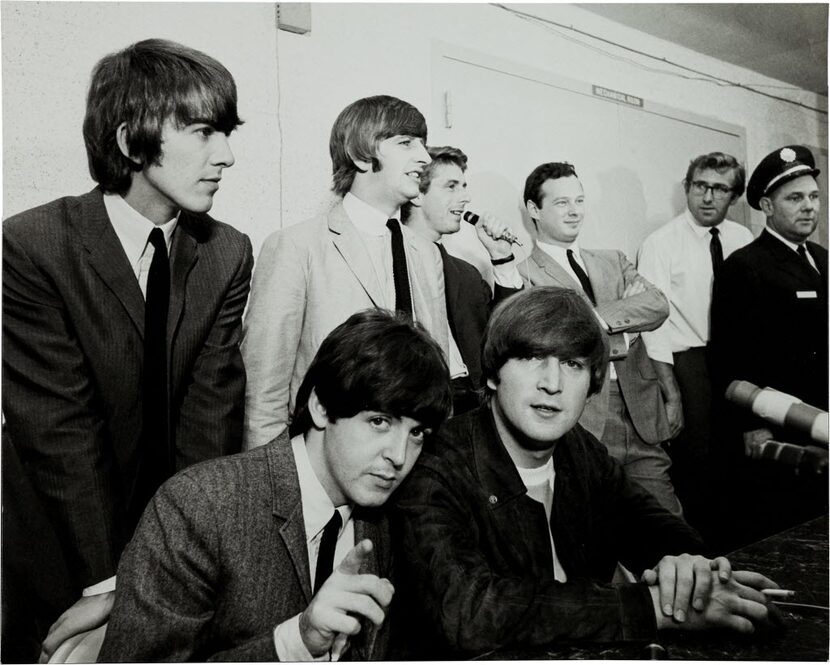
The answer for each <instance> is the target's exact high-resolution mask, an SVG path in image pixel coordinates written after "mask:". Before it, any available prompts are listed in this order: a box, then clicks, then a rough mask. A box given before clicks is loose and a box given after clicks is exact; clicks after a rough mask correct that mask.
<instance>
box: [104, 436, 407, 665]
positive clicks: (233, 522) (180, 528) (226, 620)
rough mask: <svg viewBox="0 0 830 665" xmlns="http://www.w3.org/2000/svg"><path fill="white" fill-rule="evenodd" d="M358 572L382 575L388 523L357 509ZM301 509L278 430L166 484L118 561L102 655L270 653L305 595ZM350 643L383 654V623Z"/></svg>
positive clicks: (110, 658)
mask: <svg viewBox="0 0 830 665" xmlns="http://www.w3.org/2000/svg"><path fill="white" fill-rule="evenodd" d="M352 518H353V519H354V523H355V542H360V540H362V539H363V538H368V539H369V540H371V541H372V544H373V545H374V548H373V550H372V552H371V555H370V556H369V557H368V559H367V560H366V561H365V562H364V564H363V567H362V568H361V570H360V573H361V574H365V573H371V574H373V575H378V576H380V577H386V578H389V577H391V576H392V559H391V557H392V554H391V546H390V541H389V529H388V522H387V519H386V517H385V513H384V512H383V511H382V510H379V509H364V508H360V507H356V508H355V510H354V512H353V513H352ZM310 579H311V578H310V573H309V566H308V551H307V548H306V533H305V526H304V524H303V506H302V500H301V496H300V484H299V480H298V478H297V467H296V463H295V461H294V453H293V449H292V447H291V445H290V443H289V439H288V435H287V434H284V435H283V436H281V437H280V438H279V439H277V440H276V441H273V442H272V443H270V444H269V445H267V446H263V447H260V448H257V449H256V450H252V451H249V452H247V453H242V454H239V455H233V456H230V457H224V458H222V459H218V460H214V461H212V462H210V463H205V464H198V465H196V466H192V467H190V468H188V469H187V470H185V471H183V472H182V473H179V474H178V475H176V476H174V477H173V478H172V479H171V480H169V481H168V482H167V483H165V484H164V485H163V486H162V487H161V489H160V490H159V491H158V493H157V494H156V496H155V497H154V498H153V500H152V501H151V502H150V504H149V506H148V507H147V511H146V512H145V513H144V517H143V518H142V520H141V523H140V524H139V527H138V529H137V530H136V534H135V536H134V538H133V540H132V542H131V543H130V544H129V545H128V546H127V549H126V550H125V552H124V556H123V557H122V559H121V564H120V566H119V568H118V588H117V590H116V594H115V606H114V607H113V610H112V614H111V616H110V620H109V624H108V626H107V634H106V638H105V639H104V644H103V646H102V647H101V652H100V654H99V656H98V658H99V660H100V661H101V662H157V661H186V660H198V661H205V660H219V661H253V660H256V661H273V660H277V653H276V648H275V646H274V634H273V631H274V628H275V627H276V626H277V624H279V623H281V622H283V621H285V620H287V619H290V618H291V617H293V616H295V615H296V614H298V613H300V612H302V611H304V610H305V608H306V607H307V606H308V604H309V602H310V601H311V598H312V591H311V582H310ZM387 624H388V621H387V622H386V623H384V625H383V626H382V627H381V629H380V630H378V629H377V628H375V627H374V624H371V622H364V625H363V629H362V630H361V632H360V633H359V635H357V636H356V637H355V638H353V639H352V640H351V647H350V649H349V651H348V652H347V657H348V658H349V659H350V660H378V659H383V658H384V656H385V654H386V644H387V640H388V637H387V635H388V631H387V628H386V626H387Z"/></svg>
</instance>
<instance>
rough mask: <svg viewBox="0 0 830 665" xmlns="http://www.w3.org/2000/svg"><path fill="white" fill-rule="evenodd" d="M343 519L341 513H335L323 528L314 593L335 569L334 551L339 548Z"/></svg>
mask: <svg viewBox="0 0 830 665" xmlns="http://www.w3.org/2000/svg"><path fill="white" fill-rule="evenodd" d="M342 523H343V518H341V517H340V511H339V510H336V509H335V511H334V515H332V516H331V519H330V520H329V521H328V524H326V526H325V527H324V528H323V537H322V538H321V539H320V549H319V551H318V553H317V568H315V572H314V593H317V592H318V591H319V590H320V587H321V586H323V582H325V581H326V580H327V579H328V578H329V575H331V571H332V568H333V567H334V550H335V548H336V547H337V536H338V535H339V534H340V525H341V524H342Z"/></svg>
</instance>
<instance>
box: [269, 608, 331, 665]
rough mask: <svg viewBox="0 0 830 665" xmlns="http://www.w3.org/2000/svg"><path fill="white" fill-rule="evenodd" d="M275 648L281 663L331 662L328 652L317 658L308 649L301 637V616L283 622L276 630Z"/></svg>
mask: <svg viewBox="0 0 830 665" xmlns="http://www.w3.org/2000/svg"><path fill="white" fill-rule="evenodd" d="M274 647H275V648H276V650H277V657H278V658H279V659H280V660H281V661H295V662H296V661H306V662H308V661H314V662H317V663H321V662H328V660H329V653H328V652H326V653H324V654H323V655H322V656H317V658H315V657H314V656H312V655H311V653H310V652H309V650H308V649H306V646H305V642H303V638H302V637H301V636H300V615H299V614H297V615H295V616H293V617H291V618H290V619H287V620H286V621H283V622H282V623H281V624H279V625H278V626H277V627H276V628H274Z"/></svg>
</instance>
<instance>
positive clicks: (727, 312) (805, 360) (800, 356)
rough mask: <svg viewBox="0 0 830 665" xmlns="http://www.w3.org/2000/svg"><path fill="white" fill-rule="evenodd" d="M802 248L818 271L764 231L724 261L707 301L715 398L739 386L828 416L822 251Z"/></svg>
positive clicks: (814, 246) (810, 245)
mask: <svg viewBox="0 0 830 665" xmlns="http://www.w3.org/2000/svg"><path fill="white" fill-rule="evenodd" d="M807 246H808V248H809V251H810V254H811V256H812V257H813V260H814V261H815V262H816V265H817V266H818V272H816V271H815V270H814V269H813V268H812V267H810V266H808V265H807V264H806V263H805V262H804V261H803V260H802V259H801V258H800V257H799V256H798V254H796V253H795V252H794V251H793V250H792V249H790V248H789V247H787V246H786V245H784V243H782V242H781V241H780V240H778V239H777V238H775V237H774V236H773V235H772V234H770V233H768V232H767V231H766V230H764V231H762V232H761V235H760V236H758V237H757V238H756V239H755V240H754V241H752V242H751V243H750V244H749V245H747V246H746V247H743V248H741V249H739V250H737V251H736V252H734V253H733V254H732V255H731V256H729V258H728V259H727V260H726V261H725V262H724V264H723V271H722V273H721V275H720V276H719V277H718V281H717V284H716V288H715V290H714V297H713V301H712V351H713V354H714V368H715V374H716V377H717V378H718V394H720V395H723V390H724V389H725V388H726V386H727V385H728V383H729V382H730V381H733V380H735V379H742V380H745V381H750V382H752V383H754V384H756V385H758V386H760V387H769V388H775V389H776V390H780V391H782V392H785V393H789V394H791V395H795V396H796V397H798V398H800V399H802V400H804V401H805V402H807V403H808V404H811V405H813V406H815V407H818V408H820V409H827V378H828V377H827V369H828V358H827V339H828V330H827V277H828V275H827V250H826V249H824V248H823V247H821V246H819V245H817V244H815V243H812V242H808V243H807ZM754 426H756V427H761V426H763V424H762V423H761V421H760V420H757V421H755V425H754Z"/></svg>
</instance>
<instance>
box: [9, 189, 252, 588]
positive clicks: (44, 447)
mask: <svg viewBox="0 0 830 665" xmlns="http://www.w3.org/2000/svg"><path fill="white" fill-rule="evenodd" d="M252 263H253V258H252V252H251V244H250V241H249V240H248V238H247V236H245V235H243V234H242V233H239V232H238V231H236V230H235V229H233V228H231V227H230V226H227V225H226V224H222V223H220V222H217V221H215V220H213V219H211V218H210V217H209V216H207V215H203V214H190V213H187V212H184V211H183V212H182V213H181V214H180V216H179V222H178V225H177V228H176V231H175V233H174V236H173V242H172V246H171V249H170V309H169V314H168V329H167V336H168V361H167V367H168V374H169V376H168V382H169V383H168V385H169V394H168V412H169V422H170V428H171V435H170V439H171V441H172V443H173V446H174V449H175V458H176V459H175V462H176V468H177V469H180V468H183V467H185V466H187V465H189V464H192V463H194V462H198V461H202V460H205V459H209V458H211V457H216V456H219V455H224V454H228V453H233V452H237V451H238V450H239V449H240V447H241V435H242V417H243V416H242V412H243V406H244V404H243V397H244V386H245V370H244V367H243V365H242V357H241V354H240V352H239V338H240V331H241V318H242V311H243V309H244V307H245V301H246V299H247V295H248V288H249V283H250V275H251V268H252ZM143 334H144V298H143V296H142V293H141V289H140V287H139V285H138V280H137V279H136V277H135V273H134V272H133V270H132V267H131V266H130V264H129V262H128V260H127V256H126V254H125V253H124V250H123V248H122V246H121V243H120V241H119V240H118V237H117V236H116V234H115V230H114V229H113V227H112V224H111V223H110V220H109V217H108V216H107V212H106V208H105V207H104V202H103V197H102V192H101V190H100V189H98V188H96V189H94V190H93V191H91V192H89V193H88V194H85V195H83V196H79V197H66V198H62V199H58V200H56V201H53V202H51V203H48V204H46V205H43V206H40V207H38V208H34V209H32V210H29V211H27V212H24V213H21V214H19V215H16V216H14V217H12V218H10V219H8V220H6V221H5V222H4V224H3V413H4V415H5V417H6V424H7V427H8V434H9V437H10V439H11V442H12V444H13V445H14V447H15V449H16V451H17V453H18V455H19V456H20V460H21V462H22V464H23V466H24V468H25V469H26V471H27V473H28V475H29V477H30V479H31V482H32V485H33V486H34V489H35V490H36V493H37V495H38V496H39V497H40V499H41V500H42V502H43V504H44V505H43V507H44V509H45V511H46V514H48V515H49V516H50V518H51V520H52V522H53V525H54V528H55V529H56V531H57V537H58V540H59V542H61V543H62V544H63V547H64V549H65V556H66V559H67V565H68V567H69V572H70V574H71V583H72V585H73V586H74V587H75V589H76V592H77V593H78V594H80V590H81V589H82V588H83V587H86V586H89V585H90V584H94V583H96V582H99V581H101V580H103V579H106V578H108V577H110V576H112V575H114V574H115V569H116V566H117V564H118V559H119V556H120V554H121V550H122V548H123V546H124V544H125V543H126V541H127V540H128V538H129V536H130V533H131V531H132V528H133V527H134V526H135V521H137V519H138V517H139V516H140V515H141V510H142V509H143V505H136V502H137V501H138V499H136V498H135V496H134V488H135V486H136V484H137V477H138V474H139V473H140V471H139V470H140V468H141V466H142V458H143V454H144V450H145V449H146V446H145V445H143V444H142V441H141V434H142V390H141V380H142V374H143V356H144V349H143ZM129 516H134V517H132V518H131V517H129ZM132 520H134V521H132Z"/></svg>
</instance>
